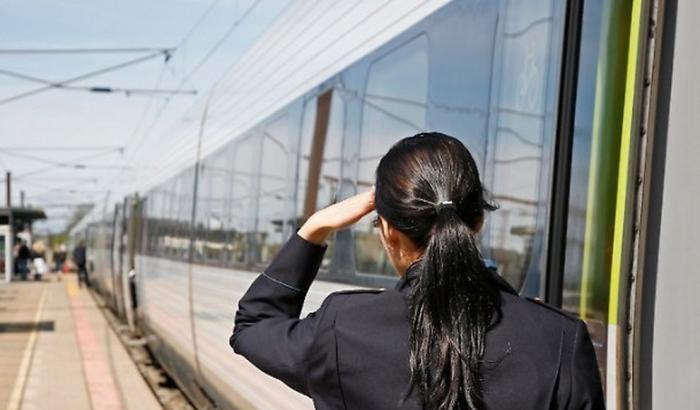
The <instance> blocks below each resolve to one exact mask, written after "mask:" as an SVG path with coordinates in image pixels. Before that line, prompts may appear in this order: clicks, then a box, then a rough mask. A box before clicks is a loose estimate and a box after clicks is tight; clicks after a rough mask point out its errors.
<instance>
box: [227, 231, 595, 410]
mask: <svg viewBox="0 0 700 410" xmlns="http://www.w3.org/2000/svg"><path fill="white" fill-rule="evenodd" d="M324 251H325V247H322V246H318V245H315V244H312V243H310V242H307V241H305V240H304V239H303V238H301V237H299V236H298V235H294V236H293V237H292V238H291V239H290V240H289V241H288V242H287V243H286V244H285V245H284V247H283V248H282V249H281V250H280V252H279V254H278V255H277V256H276V258H275V259H274V261H273V262H272V263H271V264H270V266H269V267H268V268H267V270H266V271H265V272H264V273H262V274H261V275H260V276H259V277H258V278H257V279H256V280H255V282H254V283H253V284H252V285H251V287H250V289H248V292H247V293H246V294H245V295H244V296H243V298H242V299H241V301H240V303H239V308H238V312H237V313H236V321H235V328H234V331H233V335H232V336H231V339H230V344H231V346H232V347H233V350H234V351H235V352H236V353H238V354H241V355H243V356H245V357H246V358H247V359H248V360H249V361H250V362H251V363H253V364H254V365H255V366H257V367H258V368H260V369H261V370H262V371H264V372H265V373H267V374H269V375H271V376H274V377H276V378H278V379H280V380H282V381H283V382H284V383H286V384H287V385H288V386H289V387H291V388H293V389H294V390H296V391H298V392H301V393H303V394H305V395H307V396H310V397H311V398H312V399H313V401H314V404H315V406H316V408H317V409H361V410H374V409H378V410H383V409H422V408H423V407H422V405H421V400H420V396H419V393H418V392H416V391H415V389H414V391H413V392H412V393H411V394H410V395H408V397H406V393H407V392H408V390H409V389H408V388H409V380H410V371H409V365H408V355H409V353H408V352H409V345H408V342H409V333H410V328H409V319H408V310H407V305H406V299H405V298H406V293H407V290H408V289H409V287H410V286H411V278H412V273H413V275H415V272H412V271H411V269H409V271H408V272H407V275H406V278H404V279H402V280H401V281H399V283H398V285H397V287H396V289H395V290H363V291H347V292H336V293H333V294H331V295H330V296H328V297H327V298H326V299H325V301H324V302H323V304H322V305H321V307H320V308H319V309H318V310H317V311H316V312H314V313H311V314H309V315H308V316H307V317H306V318H304V319H300V318H299V314H300V312H301V308H302V304H303V303H304V298H305V296H306V293H307V291H308V289H309V286H310V285H311V282H312V281H313V280H314V278H315V276H316V273H317V271H318V268H319V265H320V263H321V259H322V256H323V253H324ZM494 276H497V275H496V274H494ZM501 283H502V285H501V286H502V288H503V290H502V291H501V299H502V306H501V309H502V313H503V317H502V319H501V320H500V322H499V323H498V324H497V325H495V326H493V327H492V328H491V329H490V330H489V332H488V333H487V340H486V353H485V355H484V359H483V366H482V375H483V378H484V383H483V386H484V399H485V403H486V404H487V407H488V408H489V409H599V408H603V407H604V400H603V392H602V388H601V383H600V377H599V374H598V368H597V364H596V359H595V353H594V351H593V346H592V344H591V340H590V338H589V336H588V332H587V330H586V327H585V325H584V323H583V322H581V321H580V320H578V319H576V318H573V317H571V316H569V315H566V314H564V313H562V312H560V311H558V310H556V309H554V308H550V307H547V306H545V305H543V304H540V303H537V302H533V301H529V300H526V299H523V298H520V297H519V296H518V295H517V294H516V293H515V292H514V291H513V290H512V289H511V288H510V287H509V286H508V285H507V284H505V281H502V280H501Z"/></svg>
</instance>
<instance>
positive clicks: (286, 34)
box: [137, 0, 449, 192]
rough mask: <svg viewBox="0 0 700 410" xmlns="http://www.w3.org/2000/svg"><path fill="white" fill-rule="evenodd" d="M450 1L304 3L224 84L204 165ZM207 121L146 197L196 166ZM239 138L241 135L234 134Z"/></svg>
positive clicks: (187, 137) (213, 103)
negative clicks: (207, 159)
mask: <svg viewBox="0 0 700 410" xmlns="http://www.w3.org/2000/svg"><path fill="white" fill-rule="evenodd" d="M447 3H449V0H388V1H382V2H379V1H363V0H354V1H345V2H335V1H331V0H321V1H318V0H303V1H300V2H298V3H296V4H295V5H294V6H293V7H291V8H290V9H288V10H287V11H286V12H285V13H284V14H283V15H282V16H280V18H279V19H278V20H277V21H276V22H275V23H273V25H272V27H270V29H268V30H267V31H266V32H265V33H264V34H263V35H262V36H261V37H260V38H259V39H258V40H257V42H256V43H255V44H254V45H253V46H252V47H251V48H250V49H249V50H248V51H247V52H246V53H245V54H244V55H243V56H242V58H241V59H240V60H239V62H238V64H237V65H236V66H234V67H233V69H232V70H231V71H230V72H229V73H228V75H227V76H225V77H224V78H223V79H222V80H221V81H220V82H219V83H217V84H216V85H215V86H214V87H213V88H212V90H211V91H210V94H209V95H208V96H207V98H205V99H204V102H203V104H204V105H205V106H202V107H199V108H200V109H199V110H198V111H197V112H199V113H202V112H205V111H206V122H205V123H204V132H203V134H202V135H203V138H202V146H201V155H202V157H204V156H206V155H207V154H209V153H211V152H213V151H215V150H216V149H218V148H220V147H222V146H223V145H225V144H226V143H228V142H230V141H232V140H234V139H236V138H238V137H241V136H243V135H245V134H246V133H247V132H248V131H249V130H250V129H252V128H253V127H254V126H255V125H256V124H259V123H260V122H261V121H262V120H264V119H265V118H267V117H269V116H270V115H272V114H274V113H275V112H276V111H278V110H280V109H281V108H283V107H284V106H286V105H287V104H289V103H290V102H292V101H294V100H295V99H297V98H299V97H300V96H302V95H304V94H305V93H307V92H309V91H311V90H313V88H314V87H316V86H318V85H319V84H321V83H323V82H324V81H325V80H328V79H329V78H331V77H332V76H333V75H335V74H337V73H339V72H341V71H342V70H343V69H345V68H347V67H348V66H350V65H352V64H353V63H354V62H356V61H358V60H360V59H362V58H363V57H364V56H366V55H368V54H369V53H371V52H372V51H374V50H376V49H377V48H378V47H380V46H381V45H382V44H384V43H386V42H388V41H389V40H391V39H393V38H394V37H396V36H398V35H399V34H401V33H402V32H403V31H405V30H406V29H408V28H410V27H411V26H413V25H415V24H416V23H417V22H419V21H420V20H422V19H423V18H425V17H426V16H428V15H430V14H431V13H433V12H434V11H436V10H437V9H439V8H440V7H442V6H443V5H445V4H447ZM199 127H200V122H199V121H190V122H189V123H187V124H186V125H184V126H183V127H182V128H181V129H180V130H178V131H177V133H176V135H175V136H174V137H173V140H174V141H179V142H180V143H179V144H175V145H174V146H173V147H172V149H171V150H169V151H168V152H166V153H165V155H163V157H162V158H161V159H159V160H158V161H157V164H155V166H156V169H155V170H154V171H153V172H152V173H151V174H150V175H148V176H147V177H146V178H143V179H142V181H143V182H142V184H141V186H139V187H137V190H138V191H140V192H145V191H146V190H147V189H149V188H150V187H152V186H154V185H157V184H158V183H160V182H162V181H164V180H166V179H167V178H168V177H170V176H173V175H175V174H176V173H177V172H179V171H181V170H182V169H184V168H185V167H187V166H188V165H192V163H193V162H194V159H195V158H194V155H193V153H194V152H197V149H198V147H197V144H198V138H197V136H198V135H199ZM232 130H235V131H234V132H232Z"/></svg>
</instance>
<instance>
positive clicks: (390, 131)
mask: <svg viewBox="0 0 700 410" xmlns="http://www.w3.org/2000/svg"><path fill="white" fill-rule="evenodd" d="M427 97H428V41H427V38H426V37H425V36H420V37H417V38H415V39H413V40H411V41H410V42H408V43H406V44H404V45H403V46H401V47H400V48H398V49H397V50H395V51H392V52H391V53H389V54H387V55H385V56H384V57H382V58H381V59H379V60H377V61H376V62H374V63H373V64H372V65H371V67H370V70H369V74H368V77H367V86H366V88H365V95H364V98H363V108H362V136H361V139H360V150H359V164H358V173H357V176H358V177H357V189H358V191H362V190H367V189H368V188H369V187H371V186H372V185H374V172H375V169H376V168H377V164H378V163H379V159H380V158H381V157H382V156H383V155H384V154H385V153H386V152H387V151H388V150H389V148H390V147H391V145H392V144H394V143H395V142H396V141H398V140H399V139H401V138H403V137H406V136H409V135H413V134H416V133H418V132H421V131H423V130H424V128H425V121H426V114H427ZM353 233H354V241H355V263H356V268H357V270H358V271H359V272H363V273H378V274H382V275H391V276H393V275H394V272H393V270H392V268H391V265H390V264H389V261H388V260H387V258H386V255H385V253H384V248H383V247H382V245H381V241H380V239H379V236H378V235H377V233H376V232H373V230H372V225H371V218H370V217H365V218H363V219H362V220H361V221H360V222H359V223H357V224H356V225H355V227H354V231H353Z"/></svg>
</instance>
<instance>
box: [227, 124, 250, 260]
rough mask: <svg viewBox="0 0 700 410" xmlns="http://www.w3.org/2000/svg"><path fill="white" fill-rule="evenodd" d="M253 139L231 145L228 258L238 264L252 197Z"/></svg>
mask: <svg viewBox="0 0 700 410" xmlns="http://www.w3.org/2000/svg"><path fill="white" fill-rule="evenodd" d="M254 153H255V151H254V147H253V140H252V139H251V138H250V137H245V138H243V139H240V140H238V141H236V143H235V144H234V146H233V173H232V175H231V207H230V209H229V211H228V240H229V251H230V255H229V261H230V262H231V263H233V264H241V263H243V262H245V261H246V254H247V253H248V235H249V232H250V231H251V226H250V219H251V210H252V209H253V206H252V199H253V196H252V195H253V177H252V175H253V174H252V172H253V164H254V163H255V158H254Z"/></svg>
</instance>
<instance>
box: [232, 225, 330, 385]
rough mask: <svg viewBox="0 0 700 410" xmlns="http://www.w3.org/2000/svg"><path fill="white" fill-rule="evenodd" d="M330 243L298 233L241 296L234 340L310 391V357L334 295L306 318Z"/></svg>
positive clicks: (265, 366) (238, 348)
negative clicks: (306, 301) (314, 241)
mask: <svg viewBox="0 0 700 410" xmlns="http://www.w3.org/2000/svg"><path fill="white" fill-rule="evenodd" d="M325 250H326V247H325V246H319V245H315V244H312V243H310V242H308V241H306V240H304V239H303V238H301V237H300V236H299V235H297V234H294V235H293V236H292V237H291V238H290V239H289V241H288V242H287V243H286V244H285V245H284V246H283V247H282V249H280V251H279V253H278V254H277V256H276V257H275V258H274V260H273V261H272V263H271V264H270V266H269V267H268V268H267V269H266V270H265V271H264V272H263V273H262V274H260V276H258V278H257V279H256V280H255V281H254V282H253V284H252V285H251V286H250V288H249V289H248V291H247V292H246V294H245V295H244V296H243V298H241V300H240V302H239V304H238V311H237V312H236V319H235V325H234V329H233V335H232V336H231V338H230V340H229V343H230V345H231V347H232V348H233V350H234V351H235V352H236V353H238V354H240V355H242V356H244V357H245V358H246V359H248V361H250V362H251V363H252V364H254V365H255V366H257V367H258V368H259V369H260V370H262V371H264V372H265V373H267V374H269V375H270V376H273V377H275V378H277V379H280V380H281V381H283V382H284V383H286V384H287V385H288V386H289V387H291V388H293V389H294V390H296V391H298V392H300V393H303V394H306V395H308V394H309V393H308V388H307V386H306V377H305V373H306V362H307V360H308V356H309V351H310V348H311V345H312V343H313V341H314V339H315V333H316V329H317V326H318V323H319V321H320V319H321V317H322V315H323V312H324V310H325V307H326V305H327V303H328V300H329V299H326V301H325V302H324V303H323V305H322V306H321V308H319V310H318V311H316V312H314V313H311V314H309V315H308V316H307V317H306V318H304V319H300V318H299V314H300V312H301V309H302V305H303V304H304V299H305V297H306V294H307V292H308V290H309V286H311V282H312V281H313V280H314V278H315V277H316V273H317V272H318V268H319V266H320V264H321V260H322V258H323V254H324V253H325Z"/></svg>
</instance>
